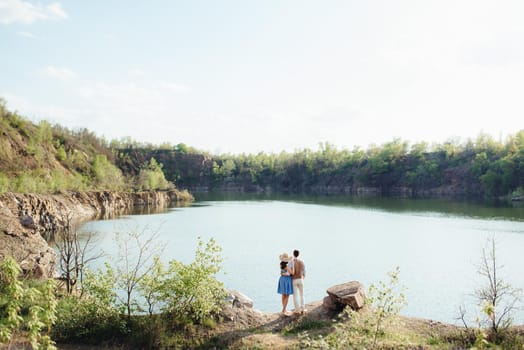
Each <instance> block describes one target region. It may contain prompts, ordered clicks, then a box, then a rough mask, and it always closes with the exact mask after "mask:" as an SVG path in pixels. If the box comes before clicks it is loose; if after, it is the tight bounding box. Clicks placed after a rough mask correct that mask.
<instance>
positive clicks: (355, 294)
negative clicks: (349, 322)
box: [327, 281, 366, 310]
mask: <svg viewBox="0 0 524 350" xmlns="http://www.w3.org/2000/svg"><path fill="white" fill-rule="evenodd" d="M327 293H328V295H329V297H330V298H331V299H332V301H333V302H334V303H336V304H341V305H344V306H345V305H349V306H350V307H351V308H352V309H353V310H358V309H361V308H362V307H363V306H364V302H365V299H366V294H365V292H364V286H363V285H362V284H361V283H360V282H358V281H350V282H346V283H342V284H337V285H335V286H332V287H330V288H328V290H327Z"/></svg>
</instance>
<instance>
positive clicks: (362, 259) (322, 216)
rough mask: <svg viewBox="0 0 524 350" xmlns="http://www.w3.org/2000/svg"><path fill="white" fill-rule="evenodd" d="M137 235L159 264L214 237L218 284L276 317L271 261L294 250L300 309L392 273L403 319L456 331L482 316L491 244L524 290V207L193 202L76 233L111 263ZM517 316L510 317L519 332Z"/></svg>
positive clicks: (230, 197)
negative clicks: (301, 267)
mask: <svg viewBox="0 0 524 350" xmlns="http://www.w3.org/2000/svg"><path fill="white" fill-rule="evenodd" d="M134 227H139V228H145V227H148V230H149V232H151V233H153V232H158V235H159V240H160V241H161V242H162V245H163V246H164V247H165V249H164V251H163V254H162V258H163V260H165V261H167V260H170V259H177V260H180V261H183V262H190V261H192V260H193V258H194V252H195V249H196V245H197V242H198V237H202V238H203V239H204V240H206V241H207V240H208V239H210V238H214V239H215V240H216V241H217V243H218V244H219V245H220V246H221V247H222V248H223V251H222V256H223V258H224V262H223V273H221V274H220V276H219V279H220V280H221V281H223V282H224V284H225V286H226V287H227V288H230V289H236V290H239V291H241V292H243V293H244V294H246V295H247V296H249V297H250V298H252V299H253V301H254V303H255V308H256V309H259V310H262V311H268V312H279V311H280V309H281V305H280V296H279V295H278V294H277V293H276V288H277V279H278V277H279V260H278V256H279V254H281V253H282V252H288V253H291V252H292V251H293V249H299V250H300V251H301V257H302V258H303V260H304V261H305V263H306V266H307V278H306V280H305V296H306V302H312V301H317V300H321V299H322V298H323V297H324V296H325V295H326V289H327V288H328V287H330V286H332V285H335V284H339V283H343V282H347V281H351V280H358V281H360V282H362V283H363V284H364V286H369V284H370V283H377V282H378V281H380V280H383V281H386V280H387V273H388V272H389V271H392V270H394V269H395V268H396V267H397V266H398V267H399V268H400V281H401V284H402V285H403V286H404V287H405V288H406V291H405V295H406V299H407V302H408V304H407V306H406V307H404V308H403V309H402V311H401V313H402V314H404V315H408V316H415V317H423V318H428V319H433V320H438V321H443V322H452V323H456V322H457V321H456V320H455V319H456V317H457V316H458V315H459V312H458V309H459V306H460V305H461V304H465V305H466V307H467V309H468V314H467V316H468V318H469V319H474V317H475V316H476V315H477V314H478V313H479V311H478V308H477V307H475V305H474V304H475V302H474V300H473V297H472V296H471V295H472V293H473V292H474V291H475V289H476V288H478V287H479V286H481V285H483V284H485V282H486V281H484V280H483V279H482V278H481V277H480V276H479V274H478V272H477V270H478V267H477V266H478V264H479V263H480V260H481V255H482V249H483V248H484V247H485V246H486V243H487V240H488V239H489V238H490V237H494V238H495V239H496V242H497V259H498V262H499V263H500V264H502V265H504V267H503V268H502V269H499V271H498V272H499V275H500V276H502V277H503V278H504V280H505V281H506V282H509V283H510V284H511V285H513V286H514V287H518V288H524V273H522V266H524V254H523V252H524V208H523V207H522V206H521V205H520V206H519V205H517V204H513V205H512V204H509V203H508V204H504V205H492V204H485V203H472V202H465V201H452V200H443V199H431V200H428V199H395V198H356V197H339V196H305V195H304V196H293V195H288V196H286V195H254V194H224V195H210V194H201V195H199V194H196V201H195V202H194V203H193V204H192V205H191V206H188V207H175V208H169V209H165V210H161V211H159V212H151V213H147V214H146V215H144V214H141V215H127V216H124V217H120V218H118V219H114V220H100V221H92V222H88V223H86V224H85V225H83V226H82V228H81V230H82V231H93V232H95V233H96V235H97V237H98V240H97V242H96V244H97V245H99V247H100V249H103V250H104V251H105V252H107V253H108V257H107V259H109V260H110V259H111V256H114V255H116V252H117V249H118V248H117V247H116V243H115V239H114V238H115V237H114V231H115V230H122V229H126V228H134ZM98 264H100V262H98ZM290 306H291V308H292V302H291V303H290ZM523 314H524V312H521V313H520V314H517V315H516V320H517V321H518V322H519V323H524V315H523Z"/></svg>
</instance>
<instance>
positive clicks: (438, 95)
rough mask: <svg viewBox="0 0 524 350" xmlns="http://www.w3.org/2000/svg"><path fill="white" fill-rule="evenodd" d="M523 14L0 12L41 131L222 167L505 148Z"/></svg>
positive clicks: (5, 82)
mask: <svg viewBox="0 0 524 350" xmlns="http://www.w3.org/2000/svg"><path fill="white" fill-rule="evenodd" d="M523 18H524V2H523V1H520V0H516V1H479V0H475V1H473V0H471V1H455V0H453V1H446V0H439V1H420V0H412V1H387V0H384V1H329V0H328V1H306V0H301V1H292V0H285V1H283V0H264V1H245V0H237V1H199V0H192V1H154V2H148V1H137V2H128V1H62V2H56V1H54V0H52V1H47V0H42V1H22V0H0V52H1V54H0V72H1V74H0V76H1V78H0V96H1V97H3V98H4V99H5V100H6V101H7V106H8V108H9V109H11V110H16V111H18V112H19V113H20V114H22V115H24V116H26V117H28V118H30V119H31V120H33V121H36V122H37V121H39V120H41V119H46V120H48V121H50V122H52V123H59V124H61V125H64V126H67V127H70V128H80V127H82V128H83V127H85V128H88V129H90V130H92V131H94V132H95V133H96V134H97V135H99V136H104V137H105V138H107V139H113V138H121V137H124V136H130V137H132V138H133V139H135V140H137V141H142V142H151V143H155V144H161V143H164V142H169V143H172V144H177V143H181V142H182V143H185V144H187V145H190V146H193V147H195V148H197V149H201V150H206V151H210V152H213V153H225V152H232V153H242V152H245V153H255V152H259V151H265V152H280V151H282V150H286V151H294V150H297V149H302V148H312V149H316V148H317V146H318V143H319V142H329V143H331V144H334V145H335V146H337V147H339V148H350V149H351V148H353V147H354V146H361V147H362V148H366V147H367V146H368V145H370V144H382V143H384V142H387V141H391V140H392V139H393V138H401V139H403V140H406V141H410V142H411V143H414V142H418V141H427V142H429V143H432V142H439V143H440V142H444V141H446V140H449V139H451V138H455V139H456V138H457V137H460V139H461V140H466V139H467V138H475V137H476V136H477V135H478V134H479V133H480V132H484V133H488V134H490V135H492V136H493V137H494V138H495V139H497V140H498V139H502V140H504V138H505V137H506V135H508V134H514V133H516V132H517V131H518V130H520V129H523V128H524V122H523V121H524V97H523V96H524V21H523Z"/></svg>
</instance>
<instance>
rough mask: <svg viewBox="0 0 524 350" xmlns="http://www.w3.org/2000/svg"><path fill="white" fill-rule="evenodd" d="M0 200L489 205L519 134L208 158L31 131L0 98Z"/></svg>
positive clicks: (509, 178) (176, 148) (83, 133)
mask: <svg viewBox="0 0 524 350" xmlns="http://www.w3.org/2000/svg"><path fill="white" fill-rule="evenodd" d="M0 127H1V130H2V131H3V133H2V135H0V193H2V192H6V191H14V192H57V191H61V190H88V189H99V190H102V189H104V190H142V189H167V188H170V187H171V186H172V184H173V183H174V184H176V185H177V186H179V187H185V188H190V189H198V188H206V189H209V190H223V189H231V188H236V189H241V190H244V191H251V190H265V189H268V188H269V189H271V190H273V191H285V192H314V193H355V192H359V191H372V192H374V193H378V194H386V195H387V194H403V195H414V196H417V195H422V196H423V195H429V194H448V195H449V194H456V195H465V196H486V197H496V196H502V195H508V194H516V195H522V194H523V193H524V130H521V131H519V132H517V133H516V134H514V135H511V136H509V137H508V138H507V139H506V140H505V141H502V140H499V141H496V140H494V139H493V138H492V137H491V136H490V135H488V134H484V133H481V134H479V135H478V136H477V138H476V139H475V140H467V141H466V142H462V143H461V142H460V141H459V140H455V139H450V140H448V141H446V142H444V143H442V144H432V145H429V144H427V143H425V142H419V143H416V144H413V145H410V144H409V143H408V142H407V141H404V140H401V139H393V140H392V141H390V142H386V143H384V144H382V145H371V146H369V147H368V148H367V149H362V148H360V147H355V148H353V149H352V150H348V149H337V148H336V147H335V146H334V145H331V144H329V143H327V142H326V143H320V144H319V147H318V149H317V150H311V149H302V150H297V151H295V152H293V153H289V152H281V153H278V154H275V153H264V152H261V153H258V154H239V155H232V154H221V155H211V154H209V153H207V152H203V151H199V150H197V149H195V148H193V147H190V146H188V145H185V144H183V143H178V144H176V145H172V144H170V143H163V144H160V145H154V144H150V143H141V142H137V141H134V140H132V139H131V138H129V137H126V138H122V139H120V140H112V141H107V140H105V139H104V138H100V137H97V136H96V135H95V134H94V133H93V132H90V131H89V130H87V129H79V130H70V129H68V128H64V127H62V126H60V125H51V124H49V123H48V122H46V121H41V122H40V123H39V124H34V123H32V122H30V121H28V120H26V119H24V118H23V117H21V116H19V115H18V114H17V113H13V112H10V111H8V110H7V109H6V108H5V103H4V102H3V101H2V100H1V99H0Z"/></svg>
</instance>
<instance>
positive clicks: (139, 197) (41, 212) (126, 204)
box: [0, 190, 193, 277]
mask: <svg viewBox="0 0 524 350" xmlns="http://www.w3.org/2000/svg"><path fill="white" fill-rule="evenodd" d="M192 199H193V197H192V196H191V195H190V194H189V193H187V192H180V191H178V190H173V191H162V192H156V191H146V192H136V193H130V192H110V191H97V192H64V193H61V194H54V195H45V194H20V193H4V194H2V195H0V260H3V259H4V258H5V257H7V256H12V257H13V258H14V259H15V260H16V261H18V262H19V264H20V265H21V267H22V268H23V269H24V272H26V273H32V274H33V275H34V276H35V277H42V276H52V275H54V273H55V264H56V255H55V252H54V250H53V249H51V248H50V247H49V245H48V244H47V242H46V240H45V239H44V237H47V238H50V236H52V233H53V232H57V231H59V230H62V229H64V228H66V227H68V226H69V225H72V224H76V223H79V222H82V221H85V220H92V219H97V218H111V217H114V216H118V215H121V214H123V213H126V212H129V211H130V210H131V209H133V208H134V207H135V206H151V207H164V206H167V205H168V204H169V203H172V202H177V201H191V200H192Z"/></svg>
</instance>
